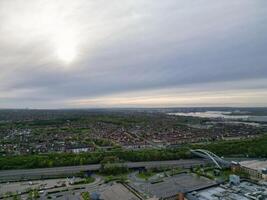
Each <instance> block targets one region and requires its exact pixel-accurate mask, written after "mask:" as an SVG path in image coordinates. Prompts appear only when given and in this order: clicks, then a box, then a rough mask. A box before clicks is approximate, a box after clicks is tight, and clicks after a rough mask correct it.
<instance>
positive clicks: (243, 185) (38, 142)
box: [0, 108, 267, 200]
mask: <svg viewBox="0 0 267 200" xmlns="http://www.w3.org/2000/svg"><path fill="white" fill-rule="evenodd" d="M266 113H267V109H265V108H172V109H171V108H168V109H91V110H90V109H84V110H82V109H81V110H31V109H25V110H1V111H0V137H1V139H0V154H1V156H0V169H1V170H0V199H10V200H12V199H25V200H27V199H59V200H60V199H62V200H64V199H77V200H176V199H178V200H185V199H187V200H222V199H223V200H228V199H231V200H236V199H242V200H253V199H258V200H261V199H262V200H264V199H267V160H266V157H267V149H266V145H267V135H266V133H267V126H266V125H267V121H266V120H265V119H266V116H267V115H265V114H266Z"/></svg>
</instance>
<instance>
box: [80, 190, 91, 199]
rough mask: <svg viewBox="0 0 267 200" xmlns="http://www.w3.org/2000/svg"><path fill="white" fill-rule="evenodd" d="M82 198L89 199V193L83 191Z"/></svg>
mask: <svg viewBox="0 0 267 200" xmlns="http://www.w3.org/2000/svg"><path fill="white" fill-rule="evenodd" d="M82 198H83V200H91V197H90V193H89V192H83V193H82Z"/></svg>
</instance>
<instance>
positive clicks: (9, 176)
mask: <svg viewBox="0 0 267 200" xmlns="http://www.w3.org/2000/svg"><path fill="white" fill-rule="evenodd" d="M207 162H208V161H207V160H204V159H186V160H182V159H181V160H169V161H148V162H126V163H125V165H127V166H128V167H129V168H139V167H140V168H141V167H145V168H154V167H181V168H190V167H191V166H196V165H201V164H206V163H207ZM100 167H101V165H100V164H93V165H81V166H66V167H53V168H38V169H19V170H1V171H0V181H13V180H20V179H33V178H42V177H46V176H55V175H71V174H75V173H79V172H81V171H96V170H98V169H100Z"/></svg>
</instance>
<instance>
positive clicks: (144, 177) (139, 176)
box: [137, 171, 156, 180]
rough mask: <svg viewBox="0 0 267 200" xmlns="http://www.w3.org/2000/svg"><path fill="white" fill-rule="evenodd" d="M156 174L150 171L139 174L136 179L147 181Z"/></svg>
mask: <svg viewBox="0 0 267 200" xmlns="http://www.w3.org/2000/svg"><path fill="white" fill-rule="evenodd" d="M155 174H156V173H155V172H152V171H146V172H140V173H138V174H137V177H138V178H141V179H144V180H148V179H149V178H150V177H152V176H154V175H155Z"/></svg>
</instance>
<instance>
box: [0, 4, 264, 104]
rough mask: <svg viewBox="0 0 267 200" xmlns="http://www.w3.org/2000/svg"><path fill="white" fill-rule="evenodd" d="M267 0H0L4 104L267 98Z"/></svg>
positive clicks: (225, 101)
mask: <svg viewBox="0 0 267 200" xmlns="http://www.w3.org/2000/svg"><path fill="white" fill-rule="evenodd" d="M266 13H267V2H266V1H264V0H255V1H250V0H237V1H230V0H229V1H224V2H214V1H212V0H201V1H193V0H188V1H175V0H168V1H165V2H163V1H159V0H156V1H152V0H148V1H146V2H143V1H141V0H129V1H118V0H112V1H108V2H106V1H97V2H96V1H86V0H77V1H70V0H59V1H52V0H45V1H41V0H28V1H27V2H25V1H22V0H11V1H10V0H2V1H0V35H1V37H0V49H1V51H0V68H1V73H0V108H25V107H29V108H100V107H190V106H224V107H228V106H229V107H231V106H232V107H235V106H237V107H239V106H240V107H243V106H250V107H253V106H263V107H264V106H267V66H266V64H267V56H266V55H267V39H266V35H267V26H266V25H267V16H266Z"/></svg>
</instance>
